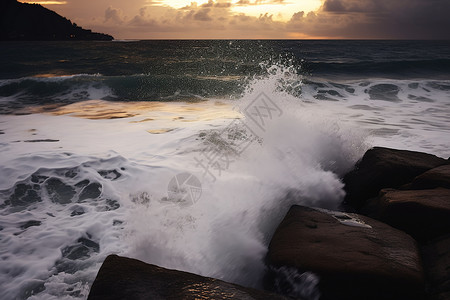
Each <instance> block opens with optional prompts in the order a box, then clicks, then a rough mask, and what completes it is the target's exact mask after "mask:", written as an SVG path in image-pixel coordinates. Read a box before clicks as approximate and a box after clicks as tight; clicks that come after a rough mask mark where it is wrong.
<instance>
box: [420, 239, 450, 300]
mask: <svg viewBox="0 0 450 300" xmlns="http://www.w3.org/2000/svg"><path fill="white" fill-rule="evenodd" d="M422 258H423V266H424V270H425V276H426V280H427V290H428V294H429V299H431V300H444V299H450V298H449V296H450V236H449V235H447V236H443V237H440V238H438V239H436V240H433V241H431V242H429V243H427V244H426V245H425V246H423V247H422Z"/></svg>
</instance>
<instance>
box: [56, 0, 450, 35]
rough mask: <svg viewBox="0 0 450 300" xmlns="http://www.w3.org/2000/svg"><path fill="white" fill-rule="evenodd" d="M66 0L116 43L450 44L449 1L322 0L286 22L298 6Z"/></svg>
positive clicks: (68, 9)
mask: <svg viewBox="0 0 450 300" xmlns="http://www.w3.org/2000/svg"><path fill="white" fill-rule="evenodd" d="M66 1H67V5H55V6H53V7H58V11H59V8H61V13H62V15H64V16H67V17H69V18H71V19H72V20H73V21H74V22H76V23H78V24H80V25H82V26H83V27H87V28H92V29H93V30H96V31H101V32H107V33H110V34H112V35H114V36H115V37H116V38H139V39H146V38H150V39H151V38H167V39H171V38H192V39H202V38H216V39H221V38H268V39H283V38H362V39H372V38H380V39H396V38H399V39H450V30H448V28H450V18H449V17H448V15H449V14H450V1H449V0H395V1H393V0H322V6H321V7H320V8H319V9H318V10H316V11H314V12H308V11H303V10H297V11H292V12H290V15H287V16H286V15H284V19H281V18H280V17H279V16H278V12H277V11H275V10H274V9H275V8H274V7H291V6H289V5H291V4H292V1H287V0H286V1H284V0H239V1H238V0H209V1H208V2H206V3H204V4H197V3H195V2H193V3H191V4H190V5H187V6H184V7H182V8H174V7H170V6H168V5H164V4H165V3H166V2H164V1H163V0H128V1H127V2H126V5H125V4H124V3H125V1H123V0H97V1H91V0H66ZM274 4H276V5H275V6H274ZM256 6H258V9H257V11H261V12H263V13H261V14H260V15H256V14H254V15H249V14H248V13H247V10H246V9H248V11H255V10H253V8H255V9H256ZM53 7H52V8H53ZM85 7H89V10H86V9H85ZM237 8H239V9H241V8H245V10H237ZM277 9H278V8H277ZM270 10H274V11H272V12H271V11H270ZM71 14H76V15H77V17H75V18H73V17H72V16H71ZM285 14H286V13H285ZM79 16H82V17H79Z"/></svg>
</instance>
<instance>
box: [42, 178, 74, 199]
mask: <svg viewBox="0 0 450 300" xmlns="http://www.w3.org/2000/svg"><path fill="white" fill-rule="evenodd" d="M45 188H46V189H47V193H48V196H49V197H50V200H52V202H55V203H59V204H67V203H71V202H72V198H73V196H74V195H75V193H76V192H75V189H74V188H73V187H71V186H70V185H67V184H65V183H64V182H62V181H61V180H60V179H58V178H50V179H48V180H47V181H45Z"/></svg>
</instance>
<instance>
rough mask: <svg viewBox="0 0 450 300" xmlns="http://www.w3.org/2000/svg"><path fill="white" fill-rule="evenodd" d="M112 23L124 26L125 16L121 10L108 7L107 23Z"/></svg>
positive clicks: (106, 11) (106, 13)
mask: <svg viewBox="0 0 450 300" xmlns="http://www.w3.org/2000/svg"><path fill="white" fill-rule="evenodd" d="M106 22H111V23H113V24H119V25H121V24H123V23H124V22H125V16H124V14H123V12H122V10H121V9H118V8H113V7H111V6H110V7H108V8H107V9H106V10H105V23H106Z"/></svg>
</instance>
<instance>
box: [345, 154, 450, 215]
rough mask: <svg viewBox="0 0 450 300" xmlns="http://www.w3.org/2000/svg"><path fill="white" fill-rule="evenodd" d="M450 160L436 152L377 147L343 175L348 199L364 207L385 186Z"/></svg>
mask: <svg viewBox="0 0 450 300" xmlns="http://www.w3.org/2000/svg"><path fill="white" fill-rule="evenodd" d="M446 164H449V162H448V161H447V160H445V159H443V158H439V157H437V156H434V155H431V154H426V153H421V152H413V151H407V150H395V149H388V148H380V147H375V148H372V149H370V150H368V151H367V152H366V153H365V154H364V157H363V158H362V159H361V160H360V161H359V162H358V163H357V165H356V167H355V169H354V170H353V171H351V172H349V173H347V174H346V175H345V177H344V183H345V191H346V192H347V195H346V197H345V201H346V202H347V203H349V204H351V205H352V206H354V207H356V208H361V207H362V206H363V205H364V204H365V203H366V201H367V200H368V199H370V198H373V197H376V196H377V195H378V193H379V191H380V190H381V189H382V188H398V187H400V186H402V185H404V184H407V183H409V182H411V181H412V180H413V179H414V178H415V177H416V176H418V175H420V174H422V173H424V172H426V171H428V170H431V169H433V168H436V167H439V166H442V165H446Z"/></svg>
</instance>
